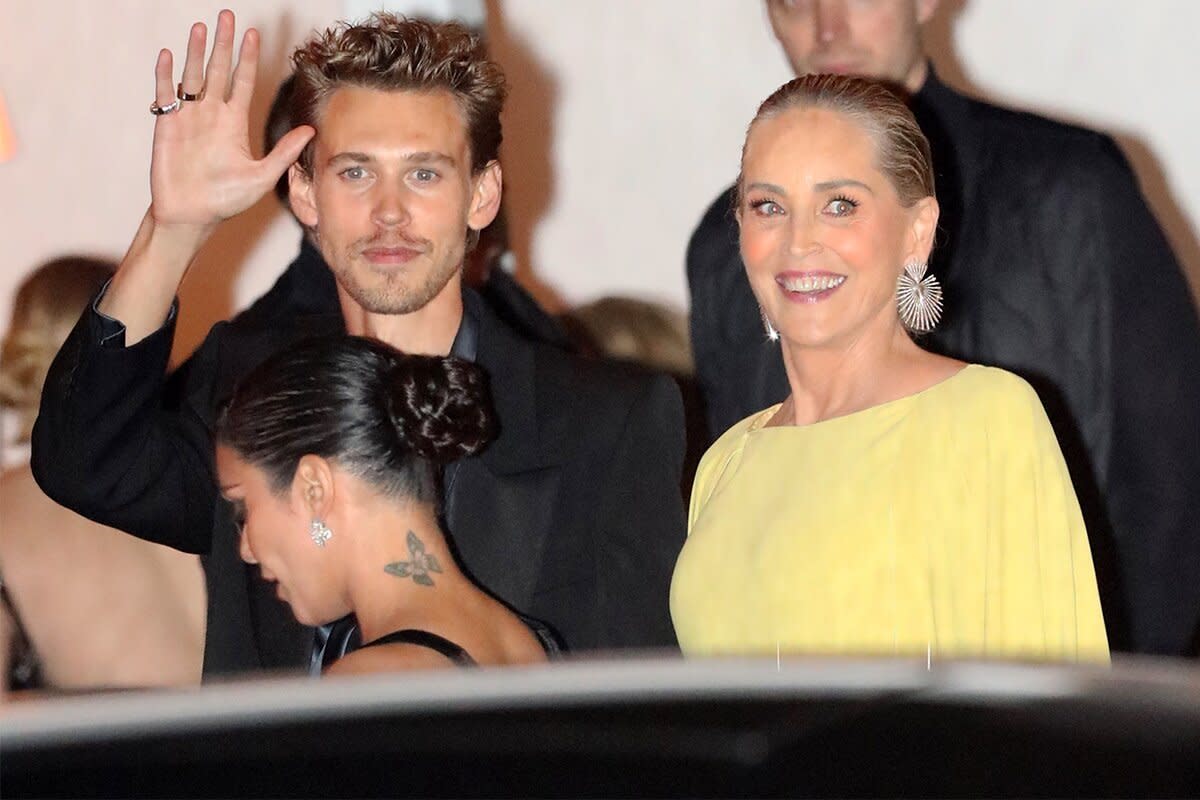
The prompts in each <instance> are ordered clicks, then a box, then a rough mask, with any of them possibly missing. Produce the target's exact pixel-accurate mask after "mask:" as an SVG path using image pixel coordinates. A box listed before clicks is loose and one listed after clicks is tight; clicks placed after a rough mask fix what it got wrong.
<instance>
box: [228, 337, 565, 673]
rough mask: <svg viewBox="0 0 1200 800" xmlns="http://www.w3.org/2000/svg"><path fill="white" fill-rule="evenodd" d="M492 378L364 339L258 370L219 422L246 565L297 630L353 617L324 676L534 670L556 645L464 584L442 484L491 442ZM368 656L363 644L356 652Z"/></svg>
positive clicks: (462, 364) (329, 344) (321, 345)
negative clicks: (269, 585)
mask: <svg viewBox="0 0 1200 800" xmlns="http://www.w3.org/2000/svg"><path fill="white" fill-rule="evenodd" d="M495 432H496V419H495V414H494V412H493V410H492V407H491V398H490V397H489V396H488V390H487V377H486V375H485V374H484V372H483V370H482V369H480V368H479V367H478V366H477V365H475V364H471V363H470V362H467V361H463V360H462V359H456V358H447V357H434V356H415V355H405V354H403V353H400V352H399V351H397V350H395V349H394V348H391V347H388V346H387V345H386V344H383V343H382V342H379V341H376V340H373V339H364V338H362V337H358V336H335V337H324V338H317V339H311V340H309V341H307V342H302V343H300V344H298V345H297V346H296V347H294V348H289V349H287V350H284V351H282V352H280V353H277V354H276V355H274V356H272V357H271V358H270V359H268V360H267V361H265V362H264V363H263V364H261V365H260V366H259V367H258V368H257V369H255V370H254V371H253V372H251V373H250V374H249V375H247V376H246V377H245V378H244V379H243V380H242V381H241V382H239V384H238V388H237V390H236V391H235V392H234V395H233V398H232V399H231V400H230V402H229V405H228V406H227V407H226V408H225V409H224V410H223V411H222V413H221V416H220V417H219V418H218V420H217V429H216V441H217V448H216V465H217V475H218V480H219V481H220V487H221V494H222V495H223V496H224V497H225V498H226V499H227V500H228V501H229V502H230V503H231V504H232V505H233V507H234V516H235V518H236V519H237V521H238V527H239V528H240V530H241V538H240V548H241V555H242V560H244V561H246V562H247V563H249V564H256V565H258V567H259V570H260V573H261V574H262V576H263V578H264V579H265V580H267V581H270V582H273V583H276V584H277V585H278V589H277V591H278V594H279V597H280V598H281V599H283V600H284V601H285V602H287V604H288V605H289V606H290V607H291V609H292V613H293V614H295V615H296V618H297V619H298V620H299V621H301V622H303V623H305V624H307V625H321V624H325V623H332V622H334V621H336V620H338V619H340V618H342V617H345V616H346V615H348V614H353V615H354V619H355V620H356V621H357V624H358V631H357V632H356V636H357V641H356V642H354V643H353V644H352V645H351V646H350V647H348V648H346V649H348V650H349V651H350V652H349V654H347V655H345V656H341V654H340V653H337V652H335V651H334V650H333V649H327V650H326V654H325V656H326V657H325V660H324V664H323V668H324V671H325V672H326V673H327V674H349V673H362V672H380V671H389V670H399V669H417V668H431V667H433V668H436V667H449V666H454V665H458V666H474V665H485V666H498V665H505V664H527V663H536V662H540V661H544V660H545V659H546V656H547V655H548V654H550V653H556V652H558V646H557V642H556V641H555V639H554V637H553V634H551V633H550V632H549V631H548V630H546V629H545V627H544V626H542V625H541V624H540V623H538V622H536V621H535V620H529V619H525V620H522V619H520V618H518V616H516V615H515V614H513V612H512V611H510V610H509V609H507V608H505V607H504V606H503V605H502V604H500V603H498V602H497V601H496V600H495V599H494V598H492V597H489V596H488V595H487V594H486V593H485V592H483V591H481V590H480V589H479V587H477V586H476V585H475V584H474V583H473V582H472V581H471V579H470V578H469V577H467V576H466V575H464V574H463V572H462V570H461V569H459V567H458V563H457V561H456V560H455V558H454V554H453V552H452V551H451V549H450V545H449V543H448V541H447V538H446V534H445V531H444V530H443V527H442V523H441V521H440V519H439V513H438V512H439V506H440V504H441V503H440V497H439V491H438V473H439V471H440V470H441V468H442V467H443V466H444V465H446V464H448V463H451V462H452V461H455V460H457V459H459V458H462V457H464V456H469V455H473V454H475V453H477V452H479V451H480V450H482V449H483V448H484V447H486V446H487V444H488V443H489V442H490V441H491V440H492V438H493V437H494V436H495ZM364 641H365V643H364Z"/></svg>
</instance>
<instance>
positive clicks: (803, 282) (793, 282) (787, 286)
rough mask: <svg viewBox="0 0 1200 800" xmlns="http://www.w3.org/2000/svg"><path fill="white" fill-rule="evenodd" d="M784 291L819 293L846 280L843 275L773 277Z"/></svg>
mask: <svg viewBox="0 0 1200 800" xmlns="http://www.w3.org/2000/svg"><path fill="white" fill-rule="evenodd" d="M775 280H776V283H778V284H779V285H780V286H781V287H782V288H783V290H784V291H786V292H791V293H793V294H819V293H821V292H827V291H829V290H830V289H836V288H837V287H839V286H841V285H842V284H843V283H845V282H846V276H845V275H797V276H782V275H781V276H780V277H778V278H776V279H775Z"/></svg>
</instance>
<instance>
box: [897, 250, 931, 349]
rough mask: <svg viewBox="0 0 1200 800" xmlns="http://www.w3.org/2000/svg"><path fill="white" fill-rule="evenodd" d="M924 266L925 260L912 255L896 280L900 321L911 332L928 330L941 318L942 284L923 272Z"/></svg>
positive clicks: (926, 267)
mask: <svg viewBox="0 0 1200 800" xmlns="http://www.w3.org/2000/svg"><path fill="white" fill-rule="evenodd" d="M927 269H928V266H927V265H926V264H925V263H923V262H921V261H917V260H916V259H913V260H912V261H909V262H908V263H907V264H905V265H904V271H903V272H901V273H900V278H899V279H898V280H897V281H896V306H897V308H898V309H899V311H900V321H901V322H903V323H904V327H906V328H908V329H909V330H910V331H913V332H914V333H929V332H930V331H932V330H933V329H934V328H935V327H937V324H938V320H939V319H941V318H942V287H941V286H940V285H939V284H938V282H937V278H935V277H933V275H926V274H925V272H926V270H927Z"/></svg>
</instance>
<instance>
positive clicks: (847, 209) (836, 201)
mask: <svg viewBox="0 0 1200 800" xmlns="http://www.w3.org/2000/svg"><path fill="white" fill-rule="evenodd" d="M856 208H858V203H856V202H855V201H853V200H851V199H850V198H849V197H835V198H833V199H832V200H830V201H829V204H828V205H826V206H825V210H826V211H828V212H829V213H830V214H831V215H833V216H835V217H848V216H850V215H851V214H853V213H854V209H856Z"/></svg>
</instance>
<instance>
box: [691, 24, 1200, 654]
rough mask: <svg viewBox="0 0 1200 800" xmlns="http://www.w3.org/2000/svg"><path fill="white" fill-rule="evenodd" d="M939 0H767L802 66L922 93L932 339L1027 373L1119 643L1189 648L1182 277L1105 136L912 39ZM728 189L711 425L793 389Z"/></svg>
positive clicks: (709, 350) (704, 327) (701, 246)
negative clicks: (1025, 101)
mask: <svg viewBox="0 0 1200 800" xmlns="http://www.w3.org/2000/svg"><path fill="white" fill-rule="evenodd" d="M936 8H937V0H875V1H874V2H867V3H863V2H849V1H848V0H767V12H768V16H769V18H770V21H771V27H772V30H773V31H774V33H775V36H776V38H777V39H778V40H779V43H780V44H781V45H782V47H783V49H784V52H785V53H786V54H787V57H788V60H789V61H790V63H791V65H792V68H793V69H794V70H795V72H796V73H797V74H798V75H799V74H806V73H848V74H857V75H862V76H864V77H869V78H874V79H879V80H882V81H885V82H888V83H891V84H893V85H895V86H896V87H897V88H898V89H899V90H901V91H903V92H905V93H906V94H908V95H909V96H910V97H911V106H912V109H913V112H914V114H915V115H916V117H917V120H918V122H920V124H921V127H922V128H923V129H924V131H925V133H926V135H927V136H928V137H929V140H930V144H931V147H932V150H933V159H934V165H935V168H936V170H937V198H938V202H939V204H940V206H941V218H940V224H939V231H938V234H939V235H938V241H937V246H936V247H935V249H934V253H933V256H932V258H931V261H930V268H931V271H932V272H933V274H934V275H935V276H936V277H937V278H938V280H940V281H941V283H942V284H943V287H944V289H945V302H946V313H945V316H944V318H943V320H942V322H941V324H940V326H939V327H938V329H937V330H936V331H935V332H934V333H933V334H931V335H929V336H928V337H927V338H925V339H923V340H922V345H923V346H925V347H928V348H929V349H931V350H934V351H937V352H940V353H944V354H946V355H951V356H955V357H958V358H962V359H965V360H968V361H974V362H980V363H984V364H990V365H994V366H1000V367H1004V368H1006V369H1010V370H1013V371H1015V372H1017V373H1019V374H1021V375H1022V376H1023V377H1025V378H1026V379H1027V380H1029V382H1030V383H1031V384H1033V385H1034V387H1035V388H1036V389H1037V390H1038V392H1039V394H1040V395H1041V399H1042V401H1043V404H1044V405H1045V406H1046V410H1047V412H1048V413H1049V415H1050V418H1051V421H1052V423H1053V424H1054V427H1055V431H1056V433H1057V434H1058V437H1059V441H1060V443H1061V445H1062V449H1063V452H1064V455H1065V456H1066V458H1067V462H1068V466H1069V467H1070V469H1071V475H1072V479H1073V481H1074V483H1075V488H1076V492H1077V494H1078V496H1079V500H1080V504H1081V506H1082V507H1083V512H1084V516H1085V519H1086V521H1087V525H1088V530H1089V533H1090V535H1091V538H1092V546H1093V550H1094V555H1095V560H1096V566H1097V573H1098V577H1099V579H1100V583H1101V586H1100V589H1101V594H1102V599H1103V601H1104V606H1105V618H1106V622H1107V624H1108V626H1109V637H1110V641H1111V642H1112V644H1113V647H1114V649H1117V650H1133V651H1136V652H1145V653H1159V654H1184V653H1194V652H1195V648H1196V646H1197V643H1196V638H1197V634H1198V633H1200V492H1198V491H1197V490H1196V488H1195V481H1196V476H1197V475H1200V325H1198V323H1197V316H1196V310H1195V308H1194V307H1193V305H1192V301H1191V296H1190V294H1189V292H1188V287H1187V284H1186V281H1185V280H1184V278H1183V275H1182V273H1181V272H1180V269H1179V265H1178V264H1177V262H1176V260H1175V258H1174V256H1173V254H1172V253H1171V250H1170V247H1169V245H1168V244H1167V242H1166V240H1165V238H1164V237H1163V234H1162V231H1161V230H1160V229H1159V227H1158V225H1157V223H1156V222H1155V220H1154V218H1153V216H1152V215H1151V213H1150V211H1149V209H1148V208H1147V206H1146V203H1145V201H1144V199H1143V198H1142V196H1141V193H1140V191H1139V190H1138V187H1137V183H1136V181H1135V179H1134V176H1133V174H1132V173H1131V171H1130V169H1129V166H1128V164H1127V163H1126V160H1125V158H1124V157H1123V156H1122V154H1121V153H1120V151H1119V150H1118V149H1117V147H1116V145H1115V144H1114V143H1113V141H1112V140H1111V139H1110V138H1109V137H1107V136H1105V135H1102V134H1100V133H1096V132H1094V131H1090V130H1085V129H1082V128H1078V127H1072V126H1069V125H1064V124H1061V123H1058V122H1054V121H1051V120H1049V119H1046V118H1043V117H1039V116H1035V115H1032V114H1027V113H1020V112H1014V111H1009V110H1005V109H1001V108H998V107H996V106H992V105H989V104H986V103H982V102H979V101H977V100H974V99H971V98H968V97H966V96H964V95H962V94H960V93H958V92H956V91H954V90H952V89H950V88H949V87H947V86H945V85H944V84H943V83H942V82H941V81H940V80H939V79H938V77H937V75H936V74H935V73H934V72H933V69H932V67H931V66H930V64H929V61H928V57H927V56H926V54H925V52H924V50H923V47H922V41H921V29H922V26H923V25H924V23H925V22H927V21H928V20H929V19H930V18H931V17H932V16H933V14H934V12H935V11H936ZM732 201H733V194H732V190H730V191H727V192H725V193H724V194H723V195H722V196H721V197H719V198H718V199H717V201H716V202H715V203H714V204H713V205H712V207H711V208H710V209H709V210H708V212H707V213H706V214H705V215H704V217H703V219H702V220H701V222H700V225H699V227H698V228H697V230H696V231H695V233H694V234H693V236H692V239H691V242H690V245H689V248H688V254H687V274H688V284H689V287H690V291H691V314H692V316H691V332H692V342H693V347H694V350H695V354H696V365H697V372H698V375H699V379H700V383H701V390H702V392H703V395H704V400H705V404H706V408H707V411H708V422H709V426H710V431H709V434H710V437H716V436H718V435H720V434H721V433H722V432H723V431H724V430H725V429H727V428H728V427H730V426H731V425H732V424H733V423H735V422H737V421H738V420H740V419H742V418H744V417H746V416H748V415H749V414H751V413H753V412H755V411H757V410H760V409H762V408H765V407H767V406H769V405H771V404H773V403H776V402H779V401H781V400H783V399H784V397H785V396H786V394H787V380H786V377H785V375H784V371H783V363H782V360H781V358H780V355H779V352H778V346H777V345H772V344H771V343H769V342H767V341H766V339H765V336H764V335H763V331H762V325H761V322H760V317H759V312H758V308H757V305H756V304H755V300H754V296H753V295H752V294H751V292H750V287H749V284H748V283H747V280H746V277H745V273H744V269H743V266H742V263H741V257H740V254H739V251H738V232H737V226H736V223H735V221H734V217H733V210H732ZM914 481H919V476H917V477H915V478H914ZM913 490H914V491H920V488H919V485H916V484H914V488H913Z"/></svg>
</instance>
